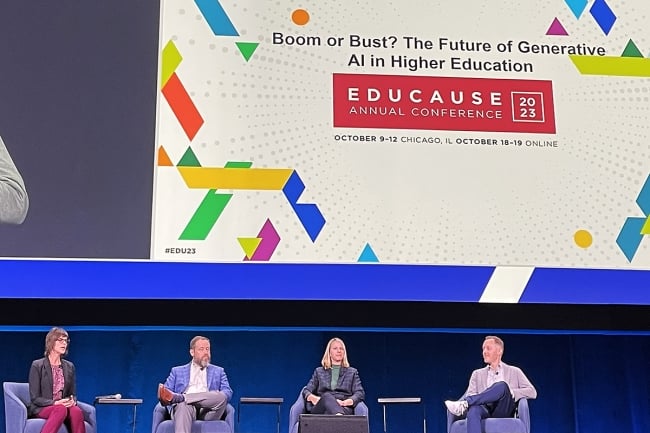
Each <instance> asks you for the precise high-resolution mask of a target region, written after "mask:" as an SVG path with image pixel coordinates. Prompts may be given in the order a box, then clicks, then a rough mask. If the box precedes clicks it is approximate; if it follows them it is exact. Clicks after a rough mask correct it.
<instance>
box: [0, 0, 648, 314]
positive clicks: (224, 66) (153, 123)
mask: <svg viewBox="0 0 650 433" xmlns="http://www.w3.org/2000/svg"><path fill="white" fill-rule="evenodd" d="M125 7H126V8H129V7H132V8H134V9H137V12H138V13H139V14H141V15H142V16H143V17H144V16H145V15H146V11H145V10H144V8H142V7H136V6H128V5H125ZM100 12H102V11H100ZM100 12H97V11H95V12H94V13H98V14H99V13H100ZM103 12H105V11H103ZM150 12H153V13H154V16H153V18H150V19H149V20H150V21H152V20H153V21H155V22H154V23H150V24H149V25H148V26H147V27H146V28H145V30H142V32H143V34H140V35H138V34H137V31H136V30H135V29H136V28H137V27H136V26H133V29H134V30H133V34H130V35H129V38H132V39H133V40H136V39H137V38H138V37H139V38H140V40H142V39H146V40H147V41H149V42H151V41H152V40H153V44H152V45H151V47H152V51H151V52H148V56H146V57H143V56H141V55H140V56H137V55H134V53H136V52H135V51H134V52H133V53H130V54H129V55H128V58H127V56H126V55H125V54H124V53H123V50H124V49H121V50H118V49H115V54H117V53H119V54H120V55H123V56H124V58H123V59H122V60H123V61H124V63H122V64H127V63H130V64H131V65H132V66H131V70H138V69H137V68H136V67H135V66H134V65H137V64H138V62H140V64H142V63H145V62H146V64H147V65H148V68H149V69H147V73H149V72H151V74H150V75H149V76H148V78H149V85H150V88H148V89H150V90H151V93H150V94H149V93H146V97H145V98H143V99H142V101H145V102H141V104H140V105H139V110H140V111H139V112H140V113H142V112H143V111H142V110H143V109H146V108H147V107H149V108H150V109H151V111H150V112H149V113H148V116H149V117H148V118H145V117H146V116H141V117H142V118H141V119H140V120H141V121H140V122H135V121H133V122H128V124H127V125H124V126H123V127H121V128H123V129H122V130H124V131H135V130H137V128H138V127H139V126H141V127H142V128H143V129H140V135H139V136H137V140H139V141H138V142H137V149H138V151H137V152H136V153H133V149H134V146H133V145H134V140H133V139H131V140H130V141H129V140H122V141H119V140H115V141H113V143H114V144H115V145H118V144H119V145H120V146H122V148H121V149H118V150H115V151H114V152H108V150H107V147H106V146H105V145H103V144H102V145H101V146H97V149H96V150H94V151H93V150H92V149H93V148H92V146H90V147H88V148H86V151H87V152H88V153H89V154H90V155H93V158H97V159H98V160H105V161H106V164H104V165H103V169H102V170H105V171H106V173H105V176H106V177H105V179H107V180H106V181H105V182H101V185H100V187H99V188H98V185H94V184H93V183H92V182H90V183H89V182H80V183H79V184H78V185H79V186H78V187H79V188H80V189H81V190H80V194H78V195H77V196H76V197H77V199H78V197H82V198H84V199H85V200H86V201H84V202H82V204H81V205H80V207H81V208H80V209H79V208H77V209H76V211H75V213H74V218H71V219H69V220H66V221H63V220H55V221H56V223H57V224H58V225H54V226H48V225H47V224H44V225H41V227H44V228H43V231H44V232H45V231H47V230H49V231H51V232H52V233H54V234H55V235H56V233H59V232H60V231H61V226H66V227H73V228H74V230H75V231H76V232H82V233H85V232H87V234H86V236H79V237H76V238H74V239H72V238H70V237H69V236H66V237H65V238H62V239H59V240H58V242H55V243H50V244H47V243H45V244H46V245H44V243H43V242H42V239H44V238H45V237H43V236H41V237H38V238H36V237H34V239H39V243H36V242H24V241H23V242H16V243H9V244H6V245H5V246H3V247H2V251H1V254H2V255H3V256H4V257H8V258H13V259H11V260H12V262H11V263H12V265H11V266H10V267H9V268H10V271H9V276H8V278H9V279H10V280H11V281H14V284H15V285H14V286H13V287H26V286H25V284H26V283H25V282H24V281H25V280H24V275H25V273H30V274H31V275H30V279H31V283H30V290H33V291H30V292H29V294H28V295H25V292H21V294H20V295H18V294H17V293H16V290H15V289H14V288H12V289H6V292H4V293H0V295H1V296H3V297H16V296H34V297H39V296H44V293H46V292H47V290H48V289H47V288H50V289H51V288H52V287H55V288H57V289H61V290H60V291H59V292H58V293H59V294H60V295H61V296H66V297H91V298H92V297H98V298H104V297H108V298H113V297H115V298H189V299H194V298H205V297H207V298H213V299H302V300H308V299H332V298H333V299H356V300H423V301H449V302H507V303H516V302H522V303H525V302H529V303H578V304H583V303H584V304H602V303H605V304H607V303H618V304H647V305H650V291H648V290H647V289H646V288H647V287H650V272H649V271H650V246H649V244H648V241H647V240H646V239H645V238H646V237H647V235H648V234H650V139H649V135H648V128H647V117H648V106H649V97H650V94H649V89H650V80H649V78H650V59H649V57H650V37H649V36H650V35H649V33H648V28H647V23H646V22H645V20H643V19H641V18H640V17H644V16H648V15H649V14H650V3H646V2H634V3H630V2H620V1H616V0H590V1H587V0H585V1H582V2H580V1H569V0H553V1H549V2H543V3H539V2H537V3H535V4H527V3H526V2H516V1H510V0H506V1H499V2H487V3H480V4H478V3H477V4H476V5H474V4H472V5H468V4H466V3H463V2H455V1H451V0H438V1H435V0H434V1H422V0H403V1H400V2H384V1H371V0H365V1H364V0H359V1H353V2H350V1H330V2H315V1H305V2H297V1H293V0H278V1H274V2H260V1H253V0H239V1H233V0H161V1H160V4H159V10H155V11H150ZM155 14H159V15H155ZM136 16H137V15H136ZM144 32H146V35H144ZM98 38H99V36H98ZM127 39H128V38H127ZM95 44H97V41H95ZM102 45H107V43H106V42H103V43H102ZM125 46H126V44H125ZM138 47H139V49H140V51H138V52H137V53H140V54H142V53H144V52H146V50H145V49H144V47H145V45H144V44H141V45H139V46H138ZM152 59H153V60H152ZM139 76H141V78H142V79H144V77H147V75H142V74H139ZM123 79H124V80H125V82H128V81H129V78H128V77H123ZM92 83H93V86H96V85H97V81H92ZM139 88H140V89H141V88H142V86H140V87H139ZM110 90H111V87H110V86H107V87H106V91H107V92H109V91H110ZM123 91H124V92H125V94H126V93H127V92H129V93H130V92H131V91H132V90H131V91H129V90H128V89H123ZM124 100H126V99H124ZM122 104H124V101H122ZM147 104H148V105H147ZM126 105H128V104H125V106H126ZM108 106H109V107H110V108H111V111H108V112H106V115H107V116H108V118H107V119H105V120H106V121H107V122H108V123H107V124H111V125H115V124H120V122H122V123H123V122H124V121H125V120H124V118H125V117H127V116H124V115H123V114H121V113H120V110H121V109H122V105H120V104H117V103H115V104H111V105H108ZM80 111H83V110H81V109H80ZM147 119H148V120H150V122H149V123H147V122H146V120H147ZM110 120H112V122H113V123H111V122H109V121H110ZM95 123H97V121H95ZM142 131H145V132H144V133H143V132H142ZM7 138H9V139H7ZM17 138H18V137H5V144H6V146H7V150H8V153H13V149H12V146H14V143H15V142H17V141H18V140H17ZM131 138H133V137H131ZM137 140H136V141H137ZM147 140H149V141H147ZM77 141H81V140H77ZM91 143H92V141H91ZM70 146H71V148H75V149H76V146H78V144H75V145H70ZM106 152H108V153H109V154H110V157H108V158H107V157H106V155H104V153H106ZM72 153H73V151H70V152H69V153H67V154H65V155H66V157H67V158H69V157H70V155H71V154H72ZM19 159H20V158H19ZM22 159H23V160H26V158H25V157H23V158H22ZM15 162H16V166H17V169H18V171H22V170H24V168H23V167H24V166H23V167H21V164H20V163H21V162H22V161H20V160H18V161H15ZM0 167H2V165H1V164H0ZM75 169H76V170H75ZM79 170H82V171H83V170H86V171H88V172H93V173H95V172H96V171H97V170H98V169H97V167H96V166H92V165H90V166H86V165H83V164H81V163H79V164H77V165H75V167H73V169H72V170H70V171H68V172H69V173H70V175H71V176H73V177H74V176H75V174H76V173H78V171H79ZM109 172H110V173H111V174H109ZM99 174H102V171H101V170H100V172H99ZM23 177H24V178H25V185H26V186H27V192H28V193H29V191H30V182H31V183H33V182H34V180H33V178H34V177H35V176H28V175H27V174H25V173H23ZM89 178H90V179H95V178H96V177H93V176H92V175H90V176H89ZM74 179H75V182H78V179H77V178H74ZM102 179H104V178H102ZM44 182H45V181H44ZM115 186H117V187H118V189H117V190H116V189H115V188H113V189H110V188H111V187H115ZM107 190H108V191H110V193H106V192H105V191H107ZM59 199H60V196H52V195H51V194H50V195H49V196H48V197H47V198H44V199H42V200H46V201H49V202H51V203H52V208H53V209H54V208H56V206H59V205H58V200H59ZM42 200H35V197H34V198H33V197H32V196H31V195H30V206H31V207H30V211H28V212H27V217H26V219H25V222H24V223H23V224H22V227H21V226H18V227H14V226H12V227H9V228H7V227H4V226H3V227H2V231H3V232H5V231H6V232H7V233H8V232H10V231H12V230H13V231H14V233H16V232H19V231H20V230H22V231H23V233H24V232H26V231H27V230H28V229H29V227H30V224H33V221H34V218H37V216H38V215H42V216H43V217H45V216H47V218H48V221H50V220H51V219H52V216H55V217H56V216H57V214H56V212H45V209H44V208H41V210H40V211H39V210H38V207H39V206H41V207H42V206H43V205H42V203H43V201H42ZM130 202H132V203H134V205H135V207H130V206H129V203H130ZM95 204H97V205H95ZM71 208H72V209H75V206H74V204H71ZM0 210H2V206H0ZM30 212H34V215H33V216H32V215H30ZM39 212H40V213H39ZM88 212H90V213H92V212H95V213H96V217H94V215H88V214H87V213H88ZM30 218H31V219H30ZM88 221H92V222H93V223H92V224H91V223H89V222H88ZM107 223H108V224H114V225H115V227H116V229H115V230H110V231H107V230H103V229H101V230H94V229H95V228H96V227H95V226H94V225H93V224H101V225H102V226H103V227H104V228H105V227H106V224H107ZM98 233H99V234H100V235H98ZM94 236H95V237H98V238H100V239H99V241H98V239H95V237H94ZM81 246H85V247H84V248H82V247H81ZM16 258H28V260H16ZM60 258H66V259H71V260H51V259H60ZM88 259H92V260H88ZM7 263H8V262H7ZM71 269H74V270H75V272H74V277H71V276H70V270H71ZM42 275H46V276H47V278H48V279H47V281H45V278H46V277H45V276H43V277H42ZM98 275H101V277H100V276H98ZM125 276H128V279H127V281H123V282H122V283H121V284H118V283H117V282H120V281H122V280H124V279H125V278H124V277H125ZM41 278H43V280H41ZM207 281H214V282H215V285H216V286H218V287H219V288H217V289H210V290H206V289H205V286H206V284H207V285H209V286H212V284H208V283H207ZM224 283H227V286H228V287H227V289H226V288H225V287H224V286H225V285H224ZM89 284H92V287H93V288H94V289H93V290H92V291H91V292H89V291H87V290H85V288H87V287H88V285H89ZM179 285H182V286H183V287H184V289H183V290H182V291H179V290H178V287H179ZM42 286H45V287H46V288H43V289H41V288H40V287H42ZM116 286H119V287H116ZM33 287H39V288H38V289H33ZM185 287H187V288H185ZM312 289H314V290H312ZM316 289H317V290H316Z"/></svg>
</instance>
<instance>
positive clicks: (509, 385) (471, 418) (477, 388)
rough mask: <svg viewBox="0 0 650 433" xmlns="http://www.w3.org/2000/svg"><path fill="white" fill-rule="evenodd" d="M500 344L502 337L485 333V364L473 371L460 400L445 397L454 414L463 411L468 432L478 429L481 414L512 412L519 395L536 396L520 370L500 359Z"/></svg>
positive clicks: (493, 415) (495, 415)
mask: <svg viewBox="0 0 650 433" xmlns="http://www.w3.org/2000/svg"><path fill="white" fill-rule="evenodd" d="M503 348H504V344H503V340H501V339H500V338H499V337H495V336H493V335H489V336H487V337H485V341H483V361H484V362H485V363H486V364H487V367H483V368H479V369H477V370H474V371H473V372H472V376H471V377H470V379H469V386H468V387H467V391H465V395H464V397H463V398H462V399H461V400H458V401H451V400H447V401H445V406H447V410H449V412H451V413H452V414H454V415H456V416H463V415H466V418H467V433H481V420H482V419H484V418H508V417H511V416H513V415H514V413H515V408H516V403H517V401H518V400H519V399H521V398H529V399H534V398H536V397H537V390H535V387H534V386H533V385H532V384H531V383H530V381H529V380H528V378H527V377H526V375H525V374H524V373H523V371H521V369H520V368H518V367H514V366H512V365H508V364H506V363H505V362H503V361H501V357H502V356H503Z"/></svg>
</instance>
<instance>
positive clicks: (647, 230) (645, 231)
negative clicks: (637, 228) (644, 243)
mask: <svg viewBox="0 0 650 433" xmlns="http://www.w3.org/2000/svg"><path fill="white" fill-rule="evenodd" d="M641 234H642V235H650V216H649V217H648V218H647V219H646V220H645V224H643V227H641Z"/></svg>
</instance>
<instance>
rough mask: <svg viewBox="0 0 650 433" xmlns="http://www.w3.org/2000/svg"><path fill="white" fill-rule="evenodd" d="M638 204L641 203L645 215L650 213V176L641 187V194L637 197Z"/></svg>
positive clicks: (640, 206)
mask: <svg viewBox="0 0 650 433" xmlns="http://www.w3.org/2000/svg"><path fill="white" fill-rule="evenodd" d="M636 204H637V205H639V208H641V211H643V214H644V215H645V216H648V215H650V176H648V178H647V179H646V180H645V183H644V184H643V186H642V187H641V191H640V192H639V196H638V197H637V198H636Z"/></svg>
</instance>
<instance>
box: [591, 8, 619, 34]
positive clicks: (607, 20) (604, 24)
mask: <svg viewBox="0 0 650 433" xmlns="http://www.w3.org/2000/svg"><path fill="white" fill-rule="evenodd" d="M589 12H590V13H591V16H592V17H594V19H595V20H596V23H597V24H598V26H599V27H600V29H601V30H602V31H603V33H605V34H606V35H608V34H609V32H610V31H611V30H612V27H613V26H614V23H615V22H616V15H614V12H613V11H612V9H611V8H610V7H609V5H608V4H607V2H606V1H605V0H596V1H595V2H594V4H593V5H591V8H590V9H589Z"/></svg>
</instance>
